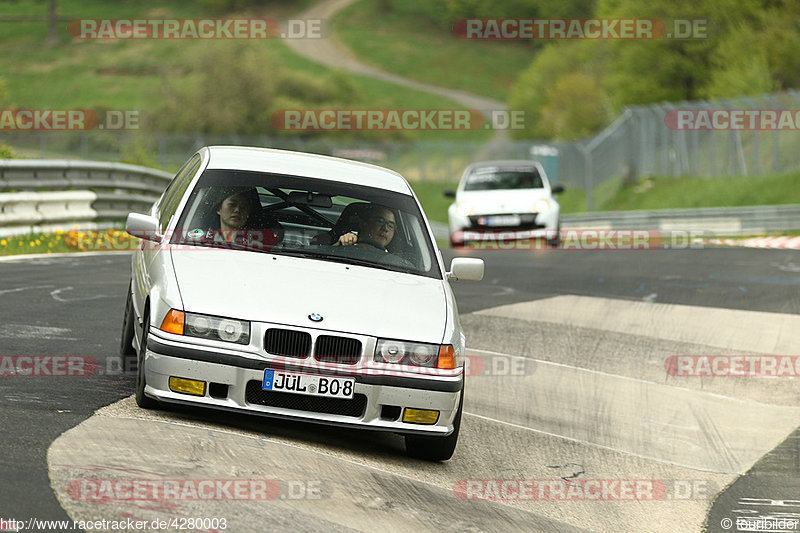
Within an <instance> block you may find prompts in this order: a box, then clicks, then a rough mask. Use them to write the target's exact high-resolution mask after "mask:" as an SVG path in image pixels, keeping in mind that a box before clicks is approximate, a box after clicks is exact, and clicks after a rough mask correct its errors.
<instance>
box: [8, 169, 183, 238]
mask: <svg viewBox="0 0 800 533" xmlns="http://www.w3.org/2000/svg"><path fill="white" fill-rule="evenodd" d="M171 179H172V174H169V173H168V172H163V171H161V170H155V169H151V168H146V167H141V166H137V165H128V164H125V163H106V162H97V161H72V160H25V159H19V160H18V159H3V160H0V231H1V232H2V233H3V234H4V235H18V234H22V233H29V232H30V231H37V230H40V229H43V228H44V227H45V225H46V223H48V222H59V223H60V227H69V225H70V224H73V223H80V224H81V225H82V227H86V225H85V223H86V222H87V221H89V220H91V221H93V222H95V223H104V222H110V221H114V220H120V219H124V218H125V217H126V216H127V214H128V213H129V212H131V211H136V212H145V211H146V210H147V209H148V208H149V207H150V206H151V205H152V204H153V202H154V201H155V200H156V199H157V198H158V197H159V195H160V194H161V193H162V192H163V190H164V188H165V187H166V186H167V184H168V183H169V181H170V180H171ZM12 191H13V192H14V193H18V192H27V193H34V192H38V193H40V194H41V192H42V191H52V192H51V193H50V196H40V197H39V199H38V200H35V199H33V198H27V197H15V196H13V194H12V195H11V196H9V195H8V194H6V193H11V192H12ZM65 191H73V192H77V191H83V192H84V193H89V191H91V192H90V193H89V194H92V195H93V198H92V201H91V206H87V209H90V210H91V213H89V212H86V211H85V210H84V211H82V212H80V208H79V207H78V206H77V205H76V204H74V202H75V201H78V200H75V198H77V197H76V196H75V195H65V196H64V199H63V201H62V202H61V203H64V202H66V203H64V205H63V206H62V208H61V209H58V215H53V214H52V213H51V214H49V215H48V213H47V212H48V209H49V208H48V207H47V206H53V205H55V204H58V200H57V198H58V196H59V192H62V193H63V192H65ZM79 196H80V195H79ZM22 199H24V203H22V204H20V203H19V202H18V200H22ZM31 202H33V207H31ZM26 206H27V207H26ZM13 212H16V213H17V215H16V217H17V218H16V219H14V217H12V216H10V214H11V213H13ZM20 213H21V214H20ZM40 215H41V216H40ZM70 215H72V216H70ZM53 227H55V226H53V225H47V229H52V228H53Z"/></svg>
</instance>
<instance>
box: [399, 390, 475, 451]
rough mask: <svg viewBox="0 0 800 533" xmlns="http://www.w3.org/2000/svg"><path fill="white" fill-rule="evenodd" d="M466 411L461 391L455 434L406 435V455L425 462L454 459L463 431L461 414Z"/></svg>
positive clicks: (455, 421)
mask: <svg viewBox="0 0 800 533" xmlns="http://www.w3.org/2000/svg"><path fill="white" fill-rule="evenodd" d="M463 410H464V389H461V398H459V404H458V411H456V418H455V420H454V421H453V432H452V433H450V434H449V435H448V436H446V437H417V436H414V435H406V436H405V440H406V453H407V454H408V455H409V456H411V457H414V458H416V459H423V460H425V461H447V460H448V459H450V458H451V457H453V452H455V450H456V443H458V432H459V430H460V429H461V413H462V411H463Z"/></svg>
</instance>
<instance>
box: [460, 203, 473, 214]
mask: <svg viewBox="0 0 800 533" xmlns="http://www.w3.org/2000/svg"><path fill="white" fill-rule="evenodd" d="M474 212H475V207H474V206H473V205H472V204H470V203H469V202H459V203H458V205H457V206H456V213H458V214H459V215H461V216H462V217H468V216H470V215H471V214H473V213H474Z"/></svg>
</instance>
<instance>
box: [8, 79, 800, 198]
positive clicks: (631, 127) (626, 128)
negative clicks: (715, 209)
mask: <svg viewBox="0 0 800 533" xmlns="http://www.w3.org/2000/svg"><path fill="white" fill-rule="evenodd" d="M693 110H706V111H708V112H714V111H716V110H728V111H733V110H742V111H747V110H756V111H757V110H791V111H792V113H791V115H792V116H795V123H794V125H795V127H794V128H791V127H789V126H791V125H784V126H786V127H776V128H773V129H770V130H769V131H751V130H748V129H746V128H744V129H742V128H739V129H736V128H727V129H726V128H718V127H715V125H713V124H712V128H711V130H710V131H702V130H698V129H693V128H692V127H683V128H681V124H670V118H669V117H672V118H673V119H674V117H675V115H676V113H678V112H679V111H682V112H684V113H690V114H691V113H692V112H693ZM695 118H696V117H695ZM729 118H730V117H729ZM684 126H685V125H684ZM778 126H781V125H780V124H778ZM798 128H800V92H798V91H786V92H783V93H776V94H768V95H762V96H758V97H740V98H736V99H728V100H714V101H694V102H681V103H677V104H667V103H664V104H656V105H650V106H645V107H629V108H626V109H625V110H624V111H623V113H622V114H621V115H620V116H619V117H618V118H617V119H616V120H615V121H614V122H613V123H612V124H611V125H610V126H608V127H607V128H605V129H604V130H603V131H601V132H600V133H598V134H596V135H594V136H592V137H589V138H587V139H583V140H581V141H576V142H547V141H544V142H535V141H501V140H493V141H489V142H478V141H468V142H462V141H446V140H435V141H402V140H387V141H350V142H348V141H347V140H344V139H342V138H339V137H337V138H326V137H325V136H324V135H318V136H313V137H277V138H268V137H244V136H235V135H229V136H211V135H200V134H196V135H166V134H148V133H145V132H142V131H135V130H127V131H118V132H111V131H101V130H94V131H89V132H70V133H56V132H15V133H11V132H3V133H2V134H1V135H0V143H6V144H8V145H10V146H11V147H12V148H13V150H14V151H15V152H16V153H17V154H18V155H19V156H21V157H27V158H68V159H69V158H76V159H86V160H103V161H125V162H130V163H136V164H142V165H149V166H153V167H157V168H161V169H165V170H168V171H172V170H175V169H177V168H178V166H179V165H180V164H181V163H183V161H185V160H186V158H187V157H188V156H189V155H190V154H191V153H192V152H193V151H195V150H197V149H198V148H200V147H202V146H205V145H211V144H230V145H250V146H263V147H270V148H281V149H288V150H298V151H305V152H312V153H319V154H325V155H333V156H339V157H345V158H349V159H357V160H362V161H367V162H371V163H376V164H379V165H382V166H386V167H389V168H392V169H394V170H396V171H398V172H400V173H401V174H403V175H404V176H406V177H407V178H408V179H409V180H411V181H438V182H446V183H454V182H456V181H457V180H458V179H459V177H460V176H461V172H462V171H463V169H464V168H465V167H466V166H467V165H468V164H470V163H472V162H475V161H481V160H490V159H537V160H539V161H541V162H542V163H543V165H544V167H545V169H546V171H547V173H548V175H549V176H550V177H551V181H553V182H554V183H559V184H562V185H564V186H566V187H568V188H581V189H585V190H586V196H587V209H589V210H591V208H592V207H593V202H594V199H593V194H594V192H595V190H596V189H597V187H598V186H599V185H601V184H603V183H605V182H607V181H609V180H611V179H614V178H621V180H622V181H623V182H626V181H628V182H631V181H633V180H634V179H635V178H636V177H637V176H643V175H653V176H683V175H691V176H709V177H711V176H757V175H764V174H775V173H783V172H787V171H791V170H795V169H798V168H800V150H799V149H798V139H799V138H800V137H798Z"/></svg>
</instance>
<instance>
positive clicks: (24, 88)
mask: <svg viewBox="0 0 800 533" xmlns="http://www.w3.org/2000/svg"><path fill="white" fill-rule="evenodd" d="M310 3H312V2H311V1H310V0H304V1H302V2H297V3H286V4H278V7H274V6H272V7H270V8H260V9H258V10H255V11H250V12H248V13H246V14H242V13H227V14H220V13H214V12H210V11H208V9H207V8H205V7H204V6H203V4H202V3H198V2H193V1H189V0H162V1H157V0H143V1H137V2H118V1H114V0H105V1H101V0H90V1H85V2H84V1H79V0H59V2H58V11H59V15H60V17H62V19H66V20H62V21H61V22H60V23H59V43H58V45H57V46H47V45H46V44H45V41H46V36H47V23H46V22H45V20H35V21H26V20H22V21H16V20H15V21H13V22H11V21H2V22H0V66H1V67H2V69H1V70H0V78H2V79H3V80H4V81H5V84H6V89H7V95H6V99H5V101H4V102H3V101H0V105H3V106H4V107H6V108H49V109H59V108H60V109H69V108H87V107H106V108H110V109H126V110H140V111H142V112H144V113H145V114H146V113H148V112H152V111H154V110H155V109H156V108H157V106H158V104H159V94H160V91H161V88H162V86H163V84H164V81H165V80H166V79H170V80H176V79H178V80H180V79H181V76H184V75H185V71H186V65H187V64H189V63H191V60H192V58H193V57H195V56H196V55H197V54H199V53H201V52H202V50H203V48H204V47H209V46H215V44H216V43H218V41H216V42H210V41H191V40H135V41H134V40H120V41H105V42H103V41H79V40H73V39H72V38H70V37H69V36H68V35H67V33H66V24H67V20H71V19H75V18H110V19H114V18H144V17H150V18H170V17H172V18H192V17H224V16H230V17H236V16H257V17H263V18H275V19H281V18H286V17H290V16H291V15H292V14H293V13H295V12H296V11H299V10H301V9H302V8H303V7H305V6H306V5H308V4H310ZM46 11H47V3H46V2H42V1H41V0H16V1H14V2H3V3H0V17H19V16H24V15H29V16H36V17H44V15H45V14H46ZM249 44H251V45H252V46H254V47H257V49H258V51H259V53H261V54H263V56H264V57H265V59H272V60H274V61H277V62H278V63H279V64H280V65H282V66H283V67H285V68H286V69H288V70H290V71H293V72H301V73H308V74H311V75H314V76H316V77H321V76H323V75H325V74H327V73H329V72H330V69H327V68H325V67H322V66H319V65H317V64H316V63H313V62H311V61H308V60H306V59H305V58H303V57H301V56H298V55H297V54H295V53H294V52H293V51H291V50H290V49H289V48H288V47H287V46H286V45H285V43H283V42H282V41H281V40H280V39H272V40H265V41H257V42H255V41H253V42H249ZM348 76H349V75H348ZM352 79H353V80H354V83H355V85H356V86H357V88H358V90H359V93H360V94H362V95H363V101H362V102H361V103H360V105H361V106H362V107H363V108H398V109H403V108H422V109H429V108H434V109H435V108H453V107H460V106H457V105H456V104H454V102H452V101H450V100H448V99H446V98H441V97H438V96H433V95H429V94H427V93H423V92H419V91H412V90H409V89H406V88H401V87H398V86H396V85H393V84H390V83H385V82H381V81H376V80H372V79H369V78H363V77H358V76H353V77H352ZM224 83H225V80H220V84H221V86H222V87H223V90H224ZM253 90H258V88H257V87H254V88H253ZM188 111H192V110H187V112H188ZM194 111H195V112H201V111H202V110H194ZM437 135H447V137H448V138H451V139H452V138H464V139H471V140H480V139H485V138H488V137H489V135H490V132H489V131H485V130H479V131H474V132H465V133H460V132H444V133H437V132H412V134H411V136H412V137H416V138H421V139H425V138H431V137H435V136H437Z"/></svg>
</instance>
